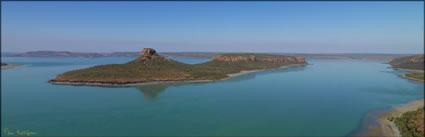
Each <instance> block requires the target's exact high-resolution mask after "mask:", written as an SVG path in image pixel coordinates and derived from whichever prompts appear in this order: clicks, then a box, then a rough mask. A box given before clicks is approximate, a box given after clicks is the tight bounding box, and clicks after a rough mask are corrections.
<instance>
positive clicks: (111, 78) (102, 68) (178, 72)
mask: <svg viewBox="0 0 425 137" xmlns="http://www.w3.org/2000/svg"><path fill="white" fill-rule="evenodd" d="M252 55H254V56H256V57H260V58H263V57H288V56H278V55H264V54H225V56H235V57H240V56H252ZM304 63H305V62H272V61H233V62H232V61H230V62H227V61H219V60H212V61H209V62H205V63H201V64H184V63H181V62H178V61H174V60H170V59H166V58H164V57H161V56H159V55H156V54H155V55H154V56H152V57H151V56H148V57H145V56H141V57H140V58H139V59H136V60H133V61H130V62H128V63H125V64H109V65H98V66H94V67H90V68H85V69H80V70H74V71H69V72H65V73H63V74H62V75H59V76H57V77H56V78H55V79H53V80H51V81H52V82H98V83H117V84H127V83H137V82H148V81H179V80H219V79H223V78H226V77H228V76H227V74H231V73H238V72H240V71H242V70H258V69H276V68H279V67H281V66H284V65H289V64H304Z"/></svg>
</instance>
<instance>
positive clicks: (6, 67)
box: [1, 63, 22, 69]
mask: <svg viewBox="0 0 425 137" xmlns="http://www.w3.org/2000/svg"><path fill="white" fill-rule="evenodd" d="M19 66H22V65H21V64H7V63H1V69H9V68H16V67H19Z"/></svg>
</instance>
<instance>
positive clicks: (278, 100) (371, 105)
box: [1, 57, 424, 136]
mask: <svg viewBox="0 0 425 137" xmlns="http://www.w3.org/2000/svg"><path fill="white" fill-rule="evenodd" d="M130 60H132V58H97V59H87V58H11V57H4V58H2V61H3V62H7V63H16V64H25V66H23V67H18V68H14V69H6V70H2V71H1V73H2V75H1V78H2V81H1V82H2V83H1V84H2V86H1V91H2V96H1V97H2V103H1V105H2V128H9V129H12V130H29V131H33V132H37V133H38V134H37V135H40V136H93V135H98V136H102V135H109V136H118V135H120V136H151V135H162V136H170V135H177V136H187V135H198V136H199V135H205V136H246V135H254V136H255V135H257V136H274V135H276V136H346V135H349V134H351V133H352V132H353V131H355V130H356V129H358V128H359V126H360V125H361V123H362V119H363V118H364V116H365V115H366V114H367V113H368V112H371V111H374V110H379V109H388V108H391V107H395V106H398V105H400V104H405V103H408V102H409V101H412V100H416V99H420V98H423V97H424V92H423V90H424V85H423V84H421V83H415V82H412V81H409V80H405V79H402V78H399V77H398V76H397V75H399V74H402V73H404V72H402V71H395V70H392V69H389V68H387V67H388V66H389V65H388V64H384V61H378V60H351V59H310V60H307V61H308V62H309V63H310V64H312V65H308V66H306V67H292V68H288V69H284V70H272V71H263V72H257V73H252V74H248V75H243V76H240V77H237V78H234V79H231V80H227V81H220V82H214V83H198V84H193V83H191V84H172V85H153V86H143V87H128V88H104V87H88V86H64V85H52V84H49V83H47V81H48V80H50V79H52V78H54V77H55V76H56V75H58V74H61V73H63V72H65V71H69V70H74V69H78V68H85V67H89V66H93V65H96V64H110V63H124V62H127V61H130ZM177 60H179V61H183V62H186V63H200V62H205V61H208V59H177Z"/></svg>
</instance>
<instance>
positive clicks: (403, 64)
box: [389, 54, 424, 70]
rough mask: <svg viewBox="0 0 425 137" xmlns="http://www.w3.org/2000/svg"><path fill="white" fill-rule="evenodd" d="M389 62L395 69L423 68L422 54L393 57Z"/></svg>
mask: <svg viewBox="0 0 425 137" xmlns="http://www.w3.org/2000/svg"><path fill="white" fill-rule="evenodd" d="M389 63H390V64H391V65H392V67H393V68H395V69H413V70H424V54H418V55H415V56H406V57H399V58H395V59H393V60H391V61H390V62H389Z"/></svg>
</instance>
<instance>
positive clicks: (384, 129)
mask: <svg viewBox="0 0 425 137" xmlns="http://www.w3.org/2000/svg"><path fill="white" fill-rule="evenodd" d="M421 107H424V99H419V100H415V101H411V102H410V103H408V104H404V105H401V106H398V107H395V108H393V109H391V110H390V111H387V112H384V113H382V114H380V115H379V116H378V120H377V121H378V123H379V125H378V126H375V127H372V128H370V129H369V130H368V131H366V132H365V133H363V134H361V135H360V136H401V135H400V131H399V130H398V127H397V126H396V125H395V123H394V122H392V121H390V120H388V119H389V118H391V117H399V116H401V115H402V114H403V113H405V112H408V111H415V110H417V109H418V108H421Z"/></svg>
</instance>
